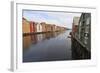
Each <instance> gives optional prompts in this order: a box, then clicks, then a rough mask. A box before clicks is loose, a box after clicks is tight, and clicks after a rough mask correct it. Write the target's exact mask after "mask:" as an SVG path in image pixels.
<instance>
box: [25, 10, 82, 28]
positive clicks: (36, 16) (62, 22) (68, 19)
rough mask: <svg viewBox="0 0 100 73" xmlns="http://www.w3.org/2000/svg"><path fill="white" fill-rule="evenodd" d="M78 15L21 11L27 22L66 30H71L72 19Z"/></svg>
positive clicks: (78, 14)
mask: <svg viewBox="0 0 100 73" xmlns="http://www.w3.org/2000/svg"><path fill="white" fill-rule="evenodd" d="M80 15H81V13H68V12H51V11H34V10H23V17H24V18H26V19H27V20H28V21H35V22H39V23H40V22H46V23H49V24H55V25H57V26H62V27H67V28H72V23H73V17H80Z"/></svg>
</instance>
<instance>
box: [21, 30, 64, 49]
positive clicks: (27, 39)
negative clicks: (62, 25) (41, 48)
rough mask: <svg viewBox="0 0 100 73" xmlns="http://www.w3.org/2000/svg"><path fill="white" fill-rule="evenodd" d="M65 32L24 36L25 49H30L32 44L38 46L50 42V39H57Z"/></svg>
mask: <svg viewBox="0 0 100 73" xmlns="http://www.w3.org/2000/svg"><path fill="white" fill-rule="evenodd" d="M61 33H64V31H63V32H48V33H41V34H31V35H26V36H23V49H25V48H28V47H29V46H30V44H36V43H39V42H41V41H43V40H46V39H47V40H49V39H50V38H54V37H57V36H58V35H59V34H61Z"/></svg>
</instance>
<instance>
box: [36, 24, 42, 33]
mask: <svg viewBox="0 0 100 73" xmlns="http://www.w3.org/2000/svg"><path fill="white" fill-rule="evenodd" d="M36 30H37V31H36V32H42V25H41V24H40V23H37V24H36Z"/></svg>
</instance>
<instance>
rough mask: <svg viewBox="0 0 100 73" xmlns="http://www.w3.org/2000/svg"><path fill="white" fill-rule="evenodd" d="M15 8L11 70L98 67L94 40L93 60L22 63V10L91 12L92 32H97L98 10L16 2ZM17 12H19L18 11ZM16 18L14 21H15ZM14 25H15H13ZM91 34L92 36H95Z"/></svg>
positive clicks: (92, 45) (92, 43)
mask: <svg viewBox="0 0 100 73" xmlns="http://www.w3.org/2000/svg"><path fill="white" fill-rule="evenodd" d="M13 4H14V5H13V6H14V8H13V9H12V11H14V12H12V14H13V17H12V27H13V28H12V31H13V32H12V37H13V38H12V59H11V60H12V65H11V69H12V70H13V71H15V70H16V69H17V67H18V70H33V69H47V68H52V69H53V68H58V67H60V68H63V67H73V66H74V67H76V66H90V65H96V59H97V58H96V48H95V44H94V42H93V41H94V40H93V38H92V39H91V41H92V42H91V48H92V49H91V53H92V58H91V60H77V61H75V60H73V61H57V62H40V63H35V62H34V63H22V26H21V24H22V9H30V10H53V11H66V12H67V11H68V12H89V13H91V17H92V18H91V25H92V26H91V27H92V29H91V31H92V32H93V33H94V32H95V28H94V27H95V25H94V24H96V8H95V7H75V6H62V5H40V4H39V5H38V4H37V5H36V4H31V3H27V4H28V5H26V4H25V5H23V4H22V3H18V2H14V3H13ZM16 10H17V11H16ZM13 18H14V20H13ZM13 24H14V25H13ZM93 33H91V36H93Z"/></svg>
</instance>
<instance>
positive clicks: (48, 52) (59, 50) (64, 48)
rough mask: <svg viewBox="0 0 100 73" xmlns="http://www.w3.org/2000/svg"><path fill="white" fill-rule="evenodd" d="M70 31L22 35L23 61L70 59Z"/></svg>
mask: <svg viewBox="0 0 100 73" xmlns="http://www.w3.org/2000/svg"><path fill="white" fill-rule="evenodd" d="M69 32H70V31H68V30H67V31H63V32H48V33H42V34H34V35H27V36H23V49H24V51H23V62H37V61H55V60H71V59H72V56H71V39H70V38H67V37H68V35H69Z"/></svg>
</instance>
